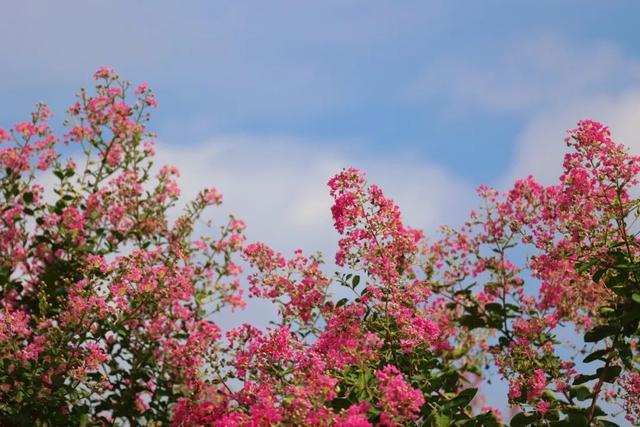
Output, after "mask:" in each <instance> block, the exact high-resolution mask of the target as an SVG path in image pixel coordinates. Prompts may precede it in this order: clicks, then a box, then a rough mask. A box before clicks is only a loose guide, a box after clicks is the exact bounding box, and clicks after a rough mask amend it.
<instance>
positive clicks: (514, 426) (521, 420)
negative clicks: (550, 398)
mask: <svg viewBox="0 0 640 427" xmlns="http://www.w3.org/2000/svg"><path fill="white" fill-rule="evenodd" d="M538 419H540V414H530V415H527V414H525V413H524V412H519V413H517V414H516V415H515V416H514V417H513V418H511V423H510V424H509V425H510V426H511V427H519V426H528V425H531V424H533V422H534V421H537V420H538Z"/></svg>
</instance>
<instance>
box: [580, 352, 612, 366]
mask: <svg viewBox="0 0 640 427" xmlns="http://www.w3.org/2000/svg"><path fill="white" fill-rule="evenodd" d="M609 351H610V350H609V349H603V350H598V351H594V352H593V353H591V354H590V355H588V356H587V357H585V358H584V360H583V362H584V363H589V362H593V361H594V360H604V359H605V356H606V355H607V354H609Z"/></svg>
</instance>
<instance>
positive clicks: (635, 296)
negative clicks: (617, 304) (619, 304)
mask: <svg viewBox="0 0 640 427" xmlns="http://www.w3.org/2000/svg"><path fill="white" fill-rule="evenodd" d="M631 299H632V300H633V302H635V303H638V304H640V294H637V293H635V292H634V293H633V294H632V295H631Z"/></svg>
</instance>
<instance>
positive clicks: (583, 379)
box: [573, 374, 598, 385]
mask: <svg viewBox="0 0 640 427" xmlns="http://www.w3.org/2000/svg"><path fill="white" fill-rule="evenodd" d="M596 378H598V376H597V375H595V374H594V375H585V374H580V376H579V377H578V378H576V379H575V381H573V384H574V385H580V384H584V383H587V382H589V381H591V380H595V379H596Z"/></svg>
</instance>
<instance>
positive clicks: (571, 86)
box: [408, 34, 640, 111]
mask: <svg viewBox="0 0 640 427" xmlns="http://www.w3.org/2000/svg"><path fill="white" fill-rule="evenodd" d="M496 49H497V50H498V52H496ZM639 71H640V62H639V61H637V60H635V59H631V58H629V57H627V56H625V53H624V52H623V51H622V50H621V49H620V48H619V47H618V46H617V45H615V44H613V43H608V42H604V41H600V42H596V43H591V44H582V45H577V44H572V43H570V42H568V41H567V40H564V39H562V38H559V37H556V36H553V35H548V34H547V35H543V36H540V37H537V38H531V39H529V40H524V41H523V40H520V41H515V42H514V41H505V42H503V43H501V44H498V46H494V45H492V46H484V49H483V48H476V50H475V51H473V52H467V55H464V56H461V55H460V52H456V56H455V57H452V58H450V59H445V60H441V61H439V62H437V63H435V64H432V65H430V67H429V68H428V70H427V71H426V72H425V73H424V74H423V75H422V76H421V77H420V78H419V79H418V80H417V81H416V83H415V84H413V85H412V86H411V87H410V88H409V90H408V95H409V97H414V98H418V99H421V98H423V97H424V96H444V97H445V103H446V104H449V106H450V107H456V108H464V107H469V106H471V107H479V108H482V109H488V110H493V111H530V110H535V109H540V108H546V107H547V106H548V105H550V104H551V105H555V104H557V103H558V102H562V101H563V100H577V99H585V98H590V97H593V96H599V95H602V94H607V93H612V92H618V91H620V90H621V89H622V88H624V87H626V86H627V85H628V84H631V83H637V82H639V81H640V73H639Z"/></svg>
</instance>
